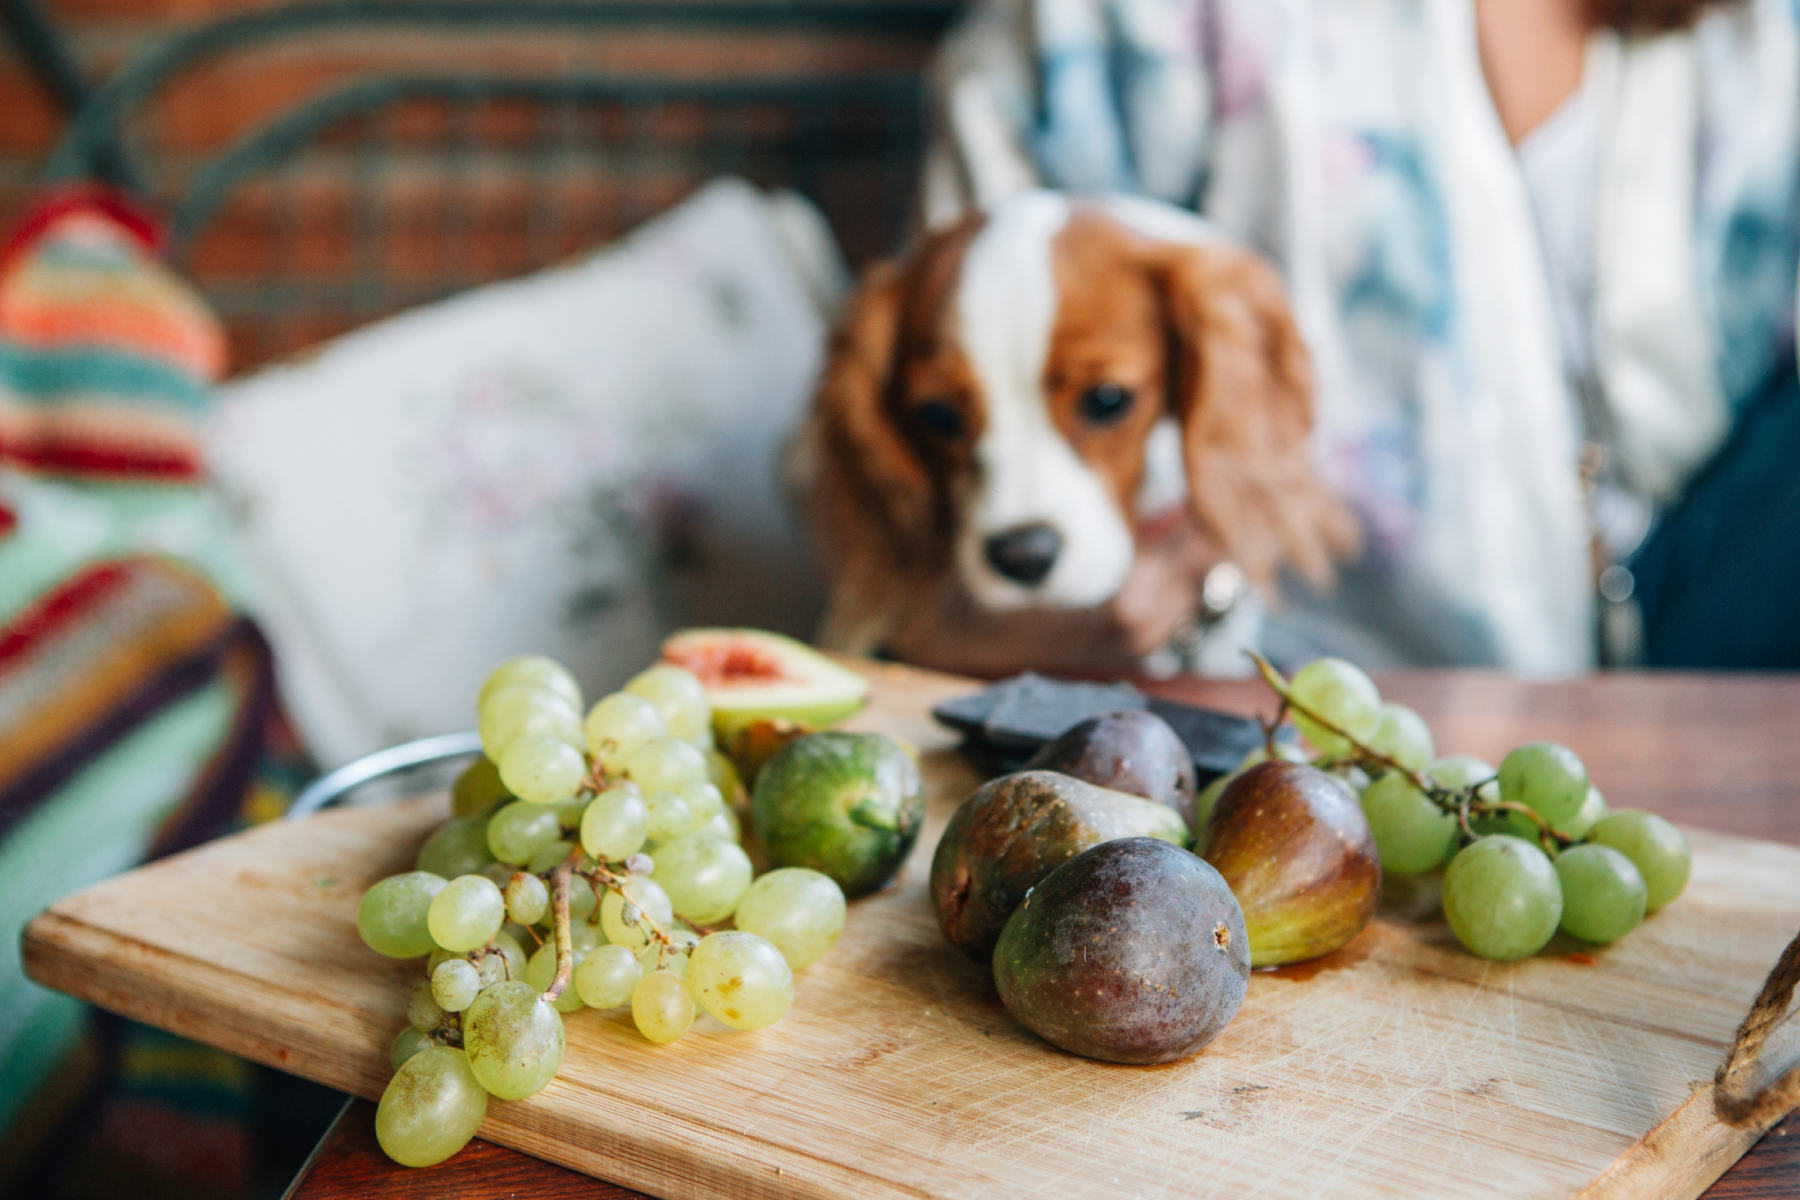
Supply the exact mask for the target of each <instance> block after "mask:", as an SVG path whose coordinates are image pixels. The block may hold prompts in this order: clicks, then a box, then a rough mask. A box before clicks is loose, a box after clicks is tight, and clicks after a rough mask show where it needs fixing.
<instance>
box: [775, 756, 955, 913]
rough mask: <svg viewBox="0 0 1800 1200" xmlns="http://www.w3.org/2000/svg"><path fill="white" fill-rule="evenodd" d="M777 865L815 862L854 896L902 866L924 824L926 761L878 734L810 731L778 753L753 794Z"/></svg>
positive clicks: (813, 866)
mask: <svg viewBox="0 0 1800 1200" xmlns="http://www.w3.org/2000/svg"><path fill="white" fill-rule="evenodd" d="M750 816H751V819H752V821H753V822H754V823H755V826H756V840H757V841H758V842H760V843H761V844H762V848H763V850H764V851H765V852H766V853H767V854H768V856H769V857H770V859H772V860H773V861H774V864H775V865H776V866H777V867H810V868H811V869H812V870H815V871H818V872H819V873H821V874H823V875H829V876H831V878H832V879H834V880H836V881H837V885H838V886H839V887H840V888H842V889H844V895H845V896H846V897H848V898H851V899H854V898H855V897H857V896H863V895H867V894H868V893H870V892H872V891H874V890H875V889H876V888H879V887H882V886H883V885H885V884H886V883H887V882H888V881H889V880H891V879H892V878H893V877H894V875H895V874H896V873H898V872H899V870H900V865H901V864H902V863H904V862H905V861H906V856H907V853H908V852H909V851H911V850H912V847H913V842H915V841H916V840H918V836H919V827H920V826H921V825H922V824H923V823H924V821H925V793H924V790H923V788H922V787H921V783H920V779H919V766H918V764H917V763H915V762H913V760H912V757H911V756H910V755H908V754H907V753H906V751H904V750H902V749H901V748H900V747H899V745H898V744H897V743H895V742H894V740H893V739H892V738H888V737H883V736H882V735H881V734H879V733H844V732H841V731H837V730H828V731H827V732H825V733H811V734H808V735H806V736H805V737H803V738H800V739H799V740H798V741H794V742H790V743H788V744H787V745H786V746H784V747H782V748H781V749H780V750H779V751H777V752H776V754H775V757H773V758H771V759H770V760H769V762H768V765H766V766H765V767H763V769H762V770H761V771H759V772H758V773H757V776H756V788H755V791H754V792H753V793H752V795H751V798H750Z"/></svg>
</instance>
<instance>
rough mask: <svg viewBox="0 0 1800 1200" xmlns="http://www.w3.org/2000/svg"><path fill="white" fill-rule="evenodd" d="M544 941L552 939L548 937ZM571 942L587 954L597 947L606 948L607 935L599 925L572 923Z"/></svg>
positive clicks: (570, 925) (581, 922)
mask: <svg viewBox="0 0 1800 1200" xmlns="http://www.w3.org/2000/svg"><path fill="white" fill-rule="evenodd" d="M544 940H545V941H549V940H550V939H549V938H548V937H546V938H545V939H544ZM569 940H570V942H572V943H573V944H574V946H575V948H576V949H577V950H580V951H581V952H583V953H584V954H585V953H586V952H587V951H589V950H592V949H593V948H594V947H595V946H604V945H605V944H606V934H605V933H603V932H602V931H601V929H600V927H599V926H598V925H594V924H590V923H589V922H587V921H570V922H569Z"/></svg>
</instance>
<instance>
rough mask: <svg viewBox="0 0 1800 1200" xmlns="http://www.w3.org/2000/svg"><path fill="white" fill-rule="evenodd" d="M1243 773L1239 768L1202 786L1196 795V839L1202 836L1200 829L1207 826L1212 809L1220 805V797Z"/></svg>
mask: <svg viewBox="0 0 1800 1200" xmlns="http://www.w3.org/2000/svg"><path fill="white" fill-rule="evenodd" d="M1241 774H1243V772H1242V771H1241V770H1238V771H1230V772H1228V773H1226V774H1224V775H1221V776H1219V777H1218V778H1217V779H1215V780H1213V781H1212V782H1211V783H1209V784H1207V785H1206V786H1205V787H1203V788H1201V789H1200V794H1199V795H1197V796H1195V797H1194V836H1195V838H1196V839H1197V838H1198V837H1199V836H1200V830H1202V829H1204V828H1206V819H1207V818H1208V817H1210V816H1212V810H1213V809H1215V808H1217V807H1218V805H1219V797H1220V796H1223V795H1224V794H1225V789H1226V788H1228V787H1230V786H1231V784H1232V781H1233V780H1235V779H1236V778H1237V777H1238V776H1239V775H1241Z"/></svg>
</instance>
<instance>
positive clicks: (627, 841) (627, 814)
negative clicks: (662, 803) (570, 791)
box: [581, 783, 650, 862]
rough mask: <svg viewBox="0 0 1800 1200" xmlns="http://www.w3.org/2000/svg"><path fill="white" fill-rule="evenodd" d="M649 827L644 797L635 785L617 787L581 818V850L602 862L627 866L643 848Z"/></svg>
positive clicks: (600, 798)
mask: <svg viewBox="0 0 1800 1200" xmlns="http://www.w3.org/2000/svg"><path fill="white" fill-rule="evenodd" d="M649 827H650V810H649V808H648V807H647V806H646V805H645V804H644V796H643V793H642V792H640V791H638V789H637V787H636V785H634V784H629V783H624V784H615V785H614V786H612V787H609V788H607V789H606V790H605V791H604V792H601V793H600V794H599V795H598V796H596V797H594V802H593V803H592V804H590V805H588V806H587V811H586V812H585V813H583V814H582V817H581V848H582V849H583V850H586V851H587V852H588V853H589V854H591V855H593V856H594V857H595V858H597V859H599V860H600V861H601V862H624V861H625V860H626V859H627V858H629V857H631V856H632V855H633V854H636V853H637V852H638V851H639V850H640V849H642V848H643V845H644V839H645V837H647V836H648V831H649Z"/></svg>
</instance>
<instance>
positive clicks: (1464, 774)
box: [1426, 754, 1500, 801]
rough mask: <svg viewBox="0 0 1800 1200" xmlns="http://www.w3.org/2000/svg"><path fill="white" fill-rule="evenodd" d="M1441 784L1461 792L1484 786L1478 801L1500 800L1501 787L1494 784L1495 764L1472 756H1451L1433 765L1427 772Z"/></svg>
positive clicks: (1477, 793)
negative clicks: (1464, 789) (1476, 785)
mask: <svg viewBox="0 0 1800 1200" xmlns="http://www.w3.org/2000/svg"><path fill="white" fill-rule="evenodd" d="M1426 774H1428V775H1430V776H1431V777H1432V779H1434V780H1436V781H1437V782H1438V783H1439V784H1441V785H1443V786H1444V787H1447V788H1449V789H1451V790H1452V791H1461V790H1462V789H1463V788H1466V787H1473V786H1474V785H1475V784H1477V783H1479V784H1482V787H1481V788H1480V789H1479V790H1478V791H1477V792H1476V799H1478V800H1484V801H1494V800H1498V799H1500V787H1499V785H1498V784H1496V783H1494V782H1492V780H1493V778H1494V774H1495V772H1494V767H1493V764H1491V763H1487V762H1484V761H1482V760H1481V759H1479V758H1476V757H1475V756H1474V755H1472V754H1451V755H1447V756H1446V757H1444V758H1440V759H1438V760H1437V761H1436V762H1434V763H1432V764H1431V770H1430V771H1428V772H1426Z"/></svg>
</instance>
